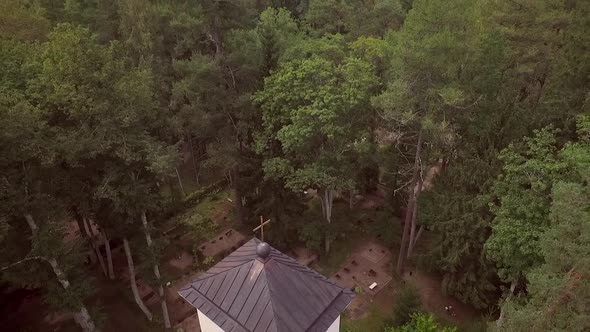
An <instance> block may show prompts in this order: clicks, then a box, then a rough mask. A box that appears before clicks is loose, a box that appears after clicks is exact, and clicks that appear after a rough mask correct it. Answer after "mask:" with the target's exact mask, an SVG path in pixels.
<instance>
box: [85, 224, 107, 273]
mask: <svg viewBox="0 0 590 332" xmlns="http://www.w3.org/2000/svg"><path fill="white" fill-rule="evenodd" d="M84 224H85V225H86V227H87V229H88V230H89V232H90V234H89V235H90V237H89V238H88V239H89V241H90V246H91V247H92V250H94V254H95V255H96V258H98V262H99V263H100V268H101V269H102V273H103V274H104V275H105V276H107V268H106V266H105V264H104V258H103V257H102V254H101V253H100V248H99V247H98V246H97V245H96V243H95V242H94V232H93V231H92V225H90V222H89V221H88V219H87V218H84Z"/></svg>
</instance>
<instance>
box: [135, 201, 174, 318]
mask: <svg viewBox="0 0 590 332" xmlns="http://www.w3.org/2000/svg"><path fill="white" fill-rule="evenodd" d="M141 223H142V225H143V231H144V233H145V240H146V242H147V245H148V248H149V249H150V250H151V249H152V237H151V235H150V232H149V230H148V223H147V217H146V215H145V211H144V212H142V213H141ZM154 275H155V276H156V280H157V282H158V293H159V294H160V301H161V305H162V317H164V326H165V327H166V328H167V329H169V328H171V327H172V326H171V325H170V316H169V315H168V304H167V303H166V294H164V287H163V286H162V280H161V279H162V278H161V277H160V268H159V267H158V264H154Z"/></svg>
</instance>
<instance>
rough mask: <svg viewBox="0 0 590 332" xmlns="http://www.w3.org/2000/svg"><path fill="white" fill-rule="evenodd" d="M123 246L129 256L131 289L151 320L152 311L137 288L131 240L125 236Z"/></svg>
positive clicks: (140, 307) (136, 301) (140, 306)
mask: <svg viewBox="0 0 590 332" xmlns="http://www.w3.org/2000/svg"><path fill="white" fill-rule="evenodd" d="M123 247H124V248H125V256H127V267H129V281H130V282H131V291H132V292H133V297H134V298H135V303H137V305H138V306H139V309H141V311H143V313H144V314H145V316H146V317H147V319H148V320H149V321H151V320H152V313H151V312H150V310H149V309H148V308H147V307H146V306H145V304H144V303H143V300H142V299H141V296H140V295H139V290H137V282H136V281H135V265H134V264H133V256H131V248H129V241H127V238H123Z"/></svg>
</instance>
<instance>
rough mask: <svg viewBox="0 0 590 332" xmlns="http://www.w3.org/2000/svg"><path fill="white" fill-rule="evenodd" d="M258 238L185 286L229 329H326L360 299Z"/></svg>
mask: <svg viewBox="0 0 590 332" xmlns="http://www.w3.org/2000/svg"><path fill="white" fill-rule="evenodd" d="M258 243H260V241H259V240H258V239H252V240H250V241H248V242H247V243H246V244H244V245H243V246H242V247H240V248H239V249H237V250H236V251H234V252H233V253H231V254H230V255H229V256H227V257H226V258H224V259H223V260H222V261H220V262H219V263H217V264H216V265H215V266H214V267H212V268H211V269H210V270H209V271H207V272H206V273H205V274H204V275H203V276H201V277H200V278H198V279H197V280H195V281H193V282H192V283H190V284H189V285H187V286H185V287H183V288H181V289H180V290H179V292H178V293H179V294H180V296H182V297H183V298H184V299H185V300H186V301H187V302H189V303H190V304H192V305H193V306H194V307H195V308H197V309H199V310H200V311H201V312H202V313H203V314H205V315H206V316H207V317H209V319H211V320H212V321H214V322H215V324H217V325H218V326H220V327H221V328H222V329H223V330H224V331H226V332H230V331H231V332H234V331H235V332H304V331H312V332H325V331H326V330H327V329H328V328H329V327H330V325H331V324H332V323H333V322H334V320H336V318H337V317H338V316H339V315H340V313H341V312H342V311H344V309H346V307H347V306H348V304H350V302H351V301H352V299H353V298H354V293H353V292H352V291H351V290H349V289H343V288H342V287H340V286H338V285H336V284H334V283H333V282H331V281H330V280H328V279H326V278H325V277H323V276H321V275H320V274H319V273H317V272H315V271H313V270H311V269H309V268H307V267H305V266H303V265H300V264H299V263H297V262H296V261H295V260H294V259H292V258H291V257H288V256H286V255H284V254H282V253H281V252H280V251H278V250H276V249H274V248H272V247H271V252H270V255H269V256H268V257H267V258H266V259H262V258H260V257H258V256H257V255H256V246H257V244H258Z"/></svg>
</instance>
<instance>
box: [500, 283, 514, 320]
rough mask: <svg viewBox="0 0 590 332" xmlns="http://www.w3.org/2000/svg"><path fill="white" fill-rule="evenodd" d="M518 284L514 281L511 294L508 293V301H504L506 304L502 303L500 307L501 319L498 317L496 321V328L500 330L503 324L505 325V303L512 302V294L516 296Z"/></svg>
mask: <svg viewBox="0 0 590 332" xmlns="http://www.w3.org/2000/svg"><path fill="white" fill-rule="evenodd" d="M516 284H517V281H516V280H513V281H512V283H510V293H508V296H506V299H505V300H504V302H503V303H502V305H501V306H500V317H498V320H497V321H496V327H498V328H500V327H501V326H502V324H503V323H504V314H505V312H504V303H506V302H508V301H510V299H511V298H512V294H514V289H515V288H516Z"/></svg>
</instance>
